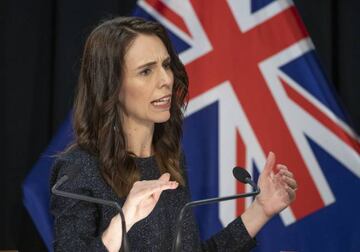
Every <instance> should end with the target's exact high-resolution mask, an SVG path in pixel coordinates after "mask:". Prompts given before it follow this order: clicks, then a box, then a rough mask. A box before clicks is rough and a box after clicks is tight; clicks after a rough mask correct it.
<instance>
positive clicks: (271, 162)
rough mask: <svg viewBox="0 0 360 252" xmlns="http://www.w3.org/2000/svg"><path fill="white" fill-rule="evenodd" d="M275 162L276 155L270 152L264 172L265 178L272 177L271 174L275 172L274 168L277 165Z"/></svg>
mask: <svg viewBox="0 0 360 252" xmlns="http://www.w3.org/2000/svg"><path fill="white" fill-rule="evenodd" d="M275 161H276V158H275V154H274V153H273V152H271V151H270V152H269V155H268V156H267V159H266V163H265V167H264V171H263V174H264V175H265V176H270V174H271V172H272V170H273V167H274V165H275Z"/></svg>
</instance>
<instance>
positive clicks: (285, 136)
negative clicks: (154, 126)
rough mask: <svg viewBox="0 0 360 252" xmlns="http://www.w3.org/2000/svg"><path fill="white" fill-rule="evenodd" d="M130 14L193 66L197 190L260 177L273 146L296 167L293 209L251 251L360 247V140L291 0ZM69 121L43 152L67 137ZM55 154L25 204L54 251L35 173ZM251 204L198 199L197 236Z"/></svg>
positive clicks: (189, 113) (216, 1)
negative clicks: (163, 31)
mask: <svg viewBox="0 0 360 252" xmlns="http://www.w3.org/2000/svg"><path fill="white" fill-rule="evenodd" d="M134 15H136V16H141V17H145V18H147V19H151V20H156V21H158V22H160V23H161V24H163V25H164V26H165V27H166V28H167V30H168V32H169V35H170V37H171V39H172V41H173V43H174V45H175V47H176V49H177V51H178V53H179V56H180V58H181V60H182V62H183V63H184V64H185V66H186V70H187V72H188V74H189V79H190V100H189V104H188V107H187V110H186V119H185V125H184V139H183V147H184V151H185V153H186V160H187V168H188V176H189V181H190V188H191V191H192V196H193V198H194V199H202V198H209V197H217V196H226V195H231V194H235V193H240V192H247V191H250V190H251V188H249V187H247V186H243V185H242V184H240V183H237V182H236V181H235V180H234V179H233V177H232V172H231V170H232V168H233V167H234V166H242V167H244V168H246V169H247V170H248V171H249V172H250V173H251V174H253V176H254V177H255V178H256V177H257V176H258V174H259V173H260V172H261V170H262V168H263V165H264V163H265V159H266V156H267V153H268V152H269V151H273V152H274V153H275V154H276V156H277V161H278V162H279V163H283V164H286V165H287V166H288V167H290V168H291V170H292V171H294V173H295V177H296V179H297V181H298V184H299V190H298V191H297V199H296V201H295V202H294V203H293V204H292V205H291V207H289V208H287V209H285V210H284V211H283V212H281V213H280V215H279V216H276V217H274V218H273V219H272V220H271V221H270V222H269V223H268V224H267V225H266V226H265V227H264V228H263V229H262V231H261V232H260V233H259V234H258V235H257V241H258V244H259V245H258V246H257V248H256V249H255V251H281V250H296V251H360V239H359V237H360V228H359V227H360V217H359V215H358V213H359V212H360V200H358V199H359V196H357V194H356V193H357V192H359V189H360V183H359V182H360V181H359V177H360V156H359V152H360V142H359V139H358V138H357V136H356V134H355V133H354V132H353V130H352V129H351V128H350V127H349V125H348V120H347V117H346V115H345V113H344V111H343V110H342V109H341V107H340V106H339V103H338V102H337V100H336V99H335V95H334V93H333V90H332V88H331V86H330V85H329V83H328V81H327V79H326V78H325V76H324V74H323V72H322V71H321V69H320V66H319V63H318V61H317V59H316V55H315V52H314V45H313V44H312V42H311V39H310V38H309V35H308V33H307V32H306V29H305V28H304V26H303V24H302V22H301V20H300V18H299V16H298V14H297V11H296V9H295V7H294V5H293V3H292V2H291V1H287V0H277V1H274V0H213V1H210V0H162V1H160V0H142V1H138V5H137V8H136V10H135V12H134ZM69 121H70V120H68V121H67V122H66V123H65V124H64V126H63V128H62V129H61V131H60V132H59V134H58V135H57V136H56V137H55V139H54V141H53V142H52V144H51V146H50V147H49V150H48V152H49V151H50V152H54V150H59V149H61V148H63V147H64V146H66V142H67V141H69V136H70V133H69V132H71V126H70V123H69ZM63 135H66V137H67V138H66V139H65V140H64V138H63ZM50 163H51V162H50V161H49V160H47V159H46V160H45V161H44V160H40V161H39V163H38V164H37V165H36V166H35V167H34V169H33V171H32V173H30V174H29V176H28V178H27V180H26V181H25V183H24V203H25V206H26V207H27V209H28V211H29V212H30V214H31V216H32V218H33V219H34V221H35V224H36V225H37V228H38V229H39V231H40V233H41V234H42V236H43V238H44V240H45V242H46V244H47V245H48V247H49V250H51V248H50V247H51V245H50V244H51V239H52V231H51V225H52V223H51V218H50V217H49V216H45V217H46V218H45V219H44V218H42V216H43V215H46V211H47V209H46V207H45V208H41V207H39V205H41V204H42V205H45V206H47V204H48V202H47V201H48V191H46V190H48V184H47V182H44V185H42V187H41V188H40V186H39V183H38V180H36V179H37V178H38V177H41V176H42V178H44V177H45V178H46V179H47V177H48V174H44V168H43V166H45V165H47V166H49V167H50ZM45 171H46V172H47V173H48V171H49V168H48V169H47V170H45ZM40 174H42V175H40ZM44 175H46V176H44ZM35 181H36V182H35ZM39 190H44V195H43V197H42V198H41V199H40V198H39V197H38V195H39V194H38V193H37V192H38V191H39ZM45 191H46V192H45ZM35 194H36V195H35ZM250 203H251V199H247V200H238V201H233V202H226V203H221V204H219V205H211V206H208V207H200V208H198V209H196V210H195V212H196V216H197V219H198V223H199V226H200V231H201V234H202V238H204V239H206V238H207V237H209V236H210V235H212V234H213V233H214V232H216V231H218V230H220V229H221V228H222V227H223V226H226V224H227V223H229V222H230V221H232V220H233V219H234V218H236V217H237V216H239V215H240V214H241V212H243V211H244V209H245V208H246V207H247V206H248V205H249V204H250ZM42 207H43V206H42ZM43 217H44V216H43Z"/></svg>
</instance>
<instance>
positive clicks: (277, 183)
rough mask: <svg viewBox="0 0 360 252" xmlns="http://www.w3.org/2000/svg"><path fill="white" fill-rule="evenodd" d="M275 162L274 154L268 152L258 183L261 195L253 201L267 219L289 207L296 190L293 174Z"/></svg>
mask: <svg viewBox="0 0 360 252" xmlns="http://www.w3.org/2000/svg"><path fill="white" fill-rule="evenodd" d="M275 162H276V159H275V154H274V153H272V152H270V153H269V155H268V158H267V160H266V164H265V167H264V170H263V172H262V173H261V174H260V177H259V181H258V186H259V187H260V190H261V193H260V194H259V195H258V196H257V197H256V199H255V200H256V201H257V202H258V203H259V204H260V206H262V208H263V210H264V213H265V214H266V215H267V216H268V217H272V216H273V215H274V214H277V213H279V212H280V211H281V210H283V209H284V208H286V207H287V206H289V205H290V203H291V202H293V201H294V200H295V196H296V195H295V191H296V189H297V183H296V181H295V179H294V176H293V174H292V173H291V172H290V171H289V170H288V168H287V167H286V166H285V165H281V164H276V163H275ZM274 168H276V171H275V173H274Z"/></svg>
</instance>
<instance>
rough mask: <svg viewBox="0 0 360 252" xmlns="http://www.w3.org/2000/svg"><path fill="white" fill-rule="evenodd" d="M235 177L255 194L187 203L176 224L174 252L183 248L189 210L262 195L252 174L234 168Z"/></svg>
mask: <svg viewBox="0 0 360 252" xmlns="http://www.w3.org/2000/svg"><path fill="white" fill-rule="evenodd" d="M233 175H234V177H235V178H236V179H237V180H238V181H240V182H241V183H244V184H250V185H251V187H252V188H254V191H253V192H249V193H241V194H235V195H231V196H225V197H218V198H210V199H203V200H195V201H190V202H188V203H186V204H185V205H184V206H183V207H182V208H181V211H180V214H179V216H178V219H177V223H176V233H175V240H174V242H173V249H172V251H174V252H179V251H180V248H181V226H182V219H183V217H184V213H185V211H186V210H187V209H188V208H191V207H194V206H200V205H207V204H212V203H216V202H221V201H227V200H232V199H238V198H245V197H251V196H256V195H258V194H259V193H260V188H259V187H258V186H257V185H256V183H255V182H254V181H253V180H252V179H251V176H250V174H249V173H248V172H247V171H246V170H245V169H244V168H241V167H234V169H233Z"/></svg>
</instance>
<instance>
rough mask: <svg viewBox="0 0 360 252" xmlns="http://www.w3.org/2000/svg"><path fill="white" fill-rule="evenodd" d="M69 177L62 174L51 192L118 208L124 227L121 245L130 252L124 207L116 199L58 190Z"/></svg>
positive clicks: (126, 251)
mask: <svg viewBox="0 0 360 252" xmlns="http://www.w3.org/2000/svg"><path fill="white" fill-rule="evenodd" d="M68 179H69V176H68V175H64V176H62V177H61V178H60V179H59V180H58V181H57V182H56V183H55V185H54V186H53V187H52V188H51V192H52V193H53V194H55V195H57V196H61V197H65V198H70V199H76V200H82V201H86V202H91V203H96V204H100V205H106V206H110V207H114V208H116V209H117V210H118V212H119V214H120V217H121V229H122V241H121V242H122V246H121V247H122V248H123V251H124V252H128V251H129V246H128V241H127V235H126V223H125V217H124V213H123V211H122V208H121V206H120V205H119V203H117V202H116V201H111V200H104V199H99V198H94V197H90V196H86V195H81V194H76V193H71V192H65V191H61V190H58V188H59V187H60V186H61V185H62V184H63V183H65V182H66V181H67V180H68Z"/></svg>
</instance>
